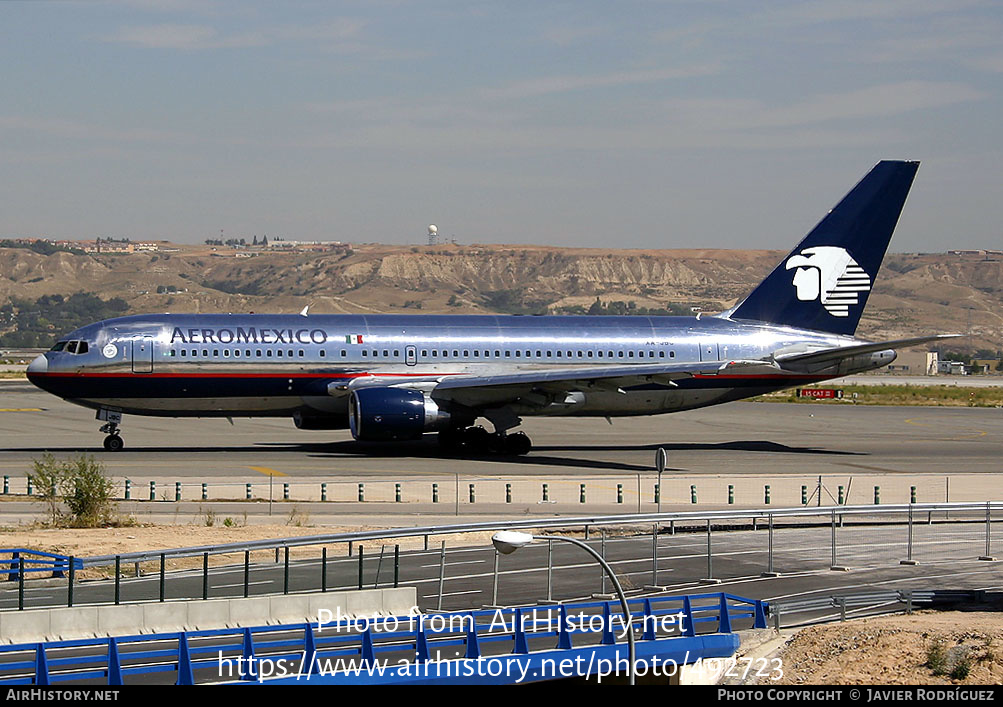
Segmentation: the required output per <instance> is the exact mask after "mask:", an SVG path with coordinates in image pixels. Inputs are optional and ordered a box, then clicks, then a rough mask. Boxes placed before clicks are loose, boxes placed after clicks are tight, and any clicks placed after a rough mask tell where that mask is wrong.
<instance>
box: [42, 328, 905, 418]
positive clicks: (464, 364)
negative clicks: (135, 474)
mask: <svg viewBox="0 0 1003 707" xmlns="http://www.w3.org/2000/svg"><path fill="white" fill-rule="evenodd" d="M61 341H66V342H71V341H85V342H87V351H86V353H70V352H68V351H66V350H65V347H64V350H62V351H50V352H47V353H46V354H44V355H43V356H41V357H39V359H38V360H36V361H35V362H34V363H33V364H32V365H31V366H30V367H29V370H28V376H29V378H30V379H31V380H32V382H33V383H35V384H36V385H38V386H39V387H41V388H43V389H45V390H48V391H50V392H52V393H53V394H56V395H59V396H60V397H63V398H65V399H67V400H70V401H71V402H74V403H77V404H80V405H84V406H86V407H90V408H95V409H101V408H104V409H110V410H115V411H119V412H123V413H130V414H140V415H162V416H217V417H223V416H227V417H237V416H250V417H253V416H295V415H299V416H309V417H318V416H321V417H328V416H330V417H337V416H344V415H346V414H347V396H344V395H336V394H332V390H333V388H332V385H333V384H337V383H338V382H339V381H342V382H350V381H352V380H353V379H356V378H360V377H367V378H372V377H376V378H379V379H380V380H385V381H387V383H388V384H393V383H400V382H405V381H407V380H412V379H413V380H418V379H424V378H428V377H439V376H450V375H463V374H467V375H471V374H472V375H492V374H502V373H512V372H517V371H534V370H548V369H554V368H557V367H560V368H562V369H569V368H575V367H589V368H593V369H594V368H595V367H597V366H603V365H604V364H608V365H618V366H625V365H631V364H639V365H640V364H653V363H667V364H668V363H683V362H688V361H692V362H714V361H728V360H764V361H766V360H770V359H771V357H772V356H774V355H776V354H777V353H778V352H796V351H808V350H812V349H820V348H830V347H842V346H848V345H851V344H854V343H859V342H858V341H857V340H855V339H853V338H851V337H845V336H835V335H831V334H825V333H820V332H814V331H805V330H798V329H791V328H786V327H779V326H772V325H767V324H762V323H756V322H747V321H745V322H743V321H732V320H729V319H724V318H716V317H644V316H626V317H590V316H543V317H522V316H463V315H452V316H450V315H404V316H401V315H375V316H369V315H310V316H298V315H258V314H240V315H217V314H213V315H187V314H183V315H173V314H162V315H137V316H130V317H122V318H119V319H111V320H107V321H103V322H99V323H96V324H92V325H89V326H86V327H83V328H81V329H79V330H78V331H76V332H73V333H72V334H69V335H67V336H65V337H62V339H61ZM81 348H82V347H81ZM892 357H893V356H892ZM890 360H891V359H890V358H889V357H888V356H887V355H885V356H883V357H880V358H879V357H875V356H871V355H868V356H863V357H857V358H854V359H849V360H845V361H842V362H841V363H840V364H838V365H836V366H833V367H831V368H828V369H824V370H815V371H811V372H792V371H784V370H780V369H778V370H776V371H775V372H770V373H765V374H764V373H756V374H748V373H738V374H734V375H729V374H726V373H724V372H722V373H713V372H710V373H707V374H705V375H694V376H692V377H688V378H686V379H685V380H680V381H677V382H673V383H665V382H662V383H658V382H651V383H647V384H639V385H632V386H630V387H625V388H623V389H619V390H617V389H610V390H604V389H598V390H589V391H587V392H585V393H584V394H583V395H582V398H581V399H580V400H576V401H575V404H572V405H558V406H543V407H540V406H533V405H521V406H520V405H515V406H513V412H514V413H515V414H518V415H586V416H610V417H613V416H624V415H649V414H657V413H666V412H675V411H679V410H687V409H692V408H698V407H703V406H707V405H713V404H717V403H722V402H728V401H731V400H738V399H741V398H747V397H751V396H754V395H758V394H761V393H764V392H769V391H774V390H779V389H783V388H788V387H793V386H796V385H800V384H803V383H810V382H816V381H819V380H824V379H826V378H832V377H835V376H839V375H846V374H850V373H856V372H859V371H863V370H869V369H872V368H876V367H878V366H880V365H885V364H887V363H889V362H890Z"/></svg>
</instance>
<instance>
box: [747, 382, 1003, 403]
mask: <svg viewBox="0 0 1003 707" xmlns="http://www.w3.org/2000/svg"><path fill="white" fill-rule="evenodd" d="M802 387H804V388H831V387H833V386H831V385H830V386H827V385H825V384H824V383H823V384H821V385H807V386H802ZM839 389H840V390H842V391H843V398H842V399H836V400H817V399H815V398H799V397H797V393H796V391H795V390H782V391H778V392H776V393H768V394H766V395H760V396H757V397H755V398H752V399H753V400H757V401H763V402H774V403H778V402H779V403H816V404H817V403H820V402H821V403H828V404H830V405H852V404H856V405H932V406H943V407H978V408H998V407H1003V386H999V387H985V388H968V387H963V386H956V385H904V384H888V385H885V384H882V385H844V386H839ZM854 395H856V397H855V398H854Z"/></svg>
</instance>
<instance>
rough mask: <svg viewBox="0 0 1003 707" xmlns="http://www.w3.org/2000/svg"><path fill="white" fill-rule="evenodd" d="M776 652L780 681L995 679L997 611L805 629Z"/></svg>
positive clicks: (1000, 633)
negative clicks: (780, 664) (782, 673)
mask: <svg viewBox="0 0 1003 707" xmlns="http://www.w3.org/2000/svg"><path fill="white" fill-rule="evenodd" d="M778 655H779V657H780V658H781V659H782V660H783V669H784V677H783V678H782V679H781V680H779V681H777V683H779V684H784V685H799V684H809V685H951V684H955V685H993V684H1000V683H1001V682H1003V613H998V612H982V611H972V612H965V611H945V612H932V611H924V612H917V613H915V614H913V615H911V616H884V617H880V618H875V619H862V620H857V621H849V622H847V623H836V624H827V625H823V626H812V627H810V628H806V629H803V630H802V631H800V632H798V633H797V634H796V635H795V636H794V638H793V639H792V640H791V641H790V642H789V643H788V644H787V645H786V646H784V647H783V648H782V649H781V650H780V652H779V654H778ZM761 682H762V683H763V684H766V683H767V681H766V680H763V681H761Z"/></svg>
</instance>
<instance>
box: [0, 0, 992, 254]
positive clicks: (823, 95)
mask: <svg viewBox="0 0 1003 707" xmlns="http://www.w3.org/2000/svg"><path fill="white" fill-rule="evenodd" d="M0 64H2V67H3V68H2V71H0V178H2V187H0V234H3V235H19V234H23V235H36V234H44V235H49V236H53V237H76V238H86V237H94V236H96V235H105V236H115V237H121V236H129V237H131V238H134V239H135V238H170V239H172V240H177V241H187V242H194V241H201V240H203V239H205V238H208V237H213V236H217V237H218V235H219V231H220V229H223V230H224V233H225V235H226V236H227V237H230V236H246V237H248V238H250V237H251V236H252V235H255V234H256V235H259V236H260V235H262V234H269V235H272V236H274V235H281V236H283V237H285V238H288V239H311V240H312V239H341V240H348V241H356V242H359V241H382V242H390V243H408V242H411V243H421V242H424V239H425V226H426V225H427V224H429V223H436V224H438V225H439V228H440V233H441V234H442V235H444V236H446V237H450V236H452V237H455V238H456V239H457V240H459V241H460V242H464V243H471V242H481V243H498V242H504V243H545V244H555V245H567V246H614V247H652V248H678V247H698V246H709V247H729V248H730V247H740V248H787V247H789V246H790V245H792V244H793V242H794V241H795V240H796V239H798V238H799V237H800V236H801V235H802V234H803V233H804V232H805V231H806V230H807V229H809V228H810V227H811V226H812V225H813V224H814V223H815V222H816V221H817V220H818V219H819V218H820V217H821V216H822V215H823V214H824V213H825V211H826V210H827V209H829V208H830V207H831V206H832V205H833V204H835V202H836V201H837V200H838V199H839V198H840V197H841V196H842V195H843V194H844V193H845V192H846V191H847V190H848V189H849V188H850V187H851V186H852V185H853V184H854V183H855V182H856V181H857V180H858V179H859V178H860V177H861V176H862V175H863V174H864V173H865V172H866V171H867V170H868V169H869V168H870V167H871V166H872V165H873V164H874V163H875V162H877V161H878V160H879V159H882V158H905V159H919V160H921V161H922V162H923V165H922V167H921V168H920V171H919V175H918V177H917V181H916V184H915V187H914V189H913V192H912V194H911V196H910V199H909V201H908V202H907V204H906V210H905V213H904V215H903V218H902V221H901V222H900V226H899V230H898V233H897V235H896V238H895V240H893V242H892V249H893V250H896V251H916V250H944V249H947V248H952V247H977V246H982V247H985V246H989V247H1003V237H1001V230H1003V229H1001V224H1003V166H1001V157H1003V149H1001V147H1003V130H1001V127H1003V120H1001V117H1003V110H1001V108H1003V105H1001V95H1000V87H1001V78H1003V4H1001V3H1000V2H998V1H996V0H986V1H977V0H976V1H972V2H969V1H967V0H889V1H887V2H885V1H881V0H853V1H850V2H838V1H837V0H823V1H820V2H788V1H782V0H771V1H770V2H723V1H720V2H719V1H716V0H699V1H696V0H694V1H693V2H686V1H679V2H668V1H667V2H615V3H614V2H584V1H579V2H568V3H557V2H497V1H495V2H419V3H406V2H389V1H387V2H380V1H373V0H367V1H366V2H249V1H243V2H211V1H207V0H151V1H150V2H138V1H136V2H4V3H2V4H0Z"/></svg>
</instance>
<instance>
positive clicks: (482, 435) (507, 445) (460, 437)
mask: <svg viewBox="0 0 1003 707" xmlns="http://www.w3.org/2000/svg"><path fill="white" fill-rule="evenodd" d="M439 446H440V447H441V448H442V449H443V451H446V452H450V453H454V454H455V453H460V454H464V453H465V454H505V455H511V456H522V455H523V454H528V453H529V450H531V449H532V448H533V443H532V442H531V441H530V439H529V436H527V435H526V433H525V432H514V433H512V434H505V433H494V434H492V433H490V432H488V431H487V430H486V429H484V428H483V427H481V426H479V425H478V426H476V427H466V428H453V429H450V430H443V431H442V432H440V433H439Z"/></svg>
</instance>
